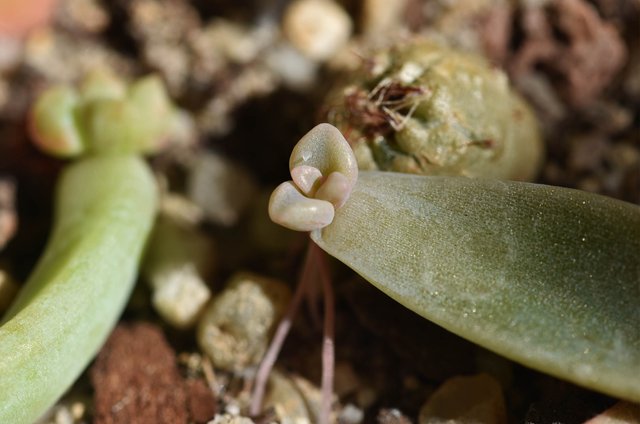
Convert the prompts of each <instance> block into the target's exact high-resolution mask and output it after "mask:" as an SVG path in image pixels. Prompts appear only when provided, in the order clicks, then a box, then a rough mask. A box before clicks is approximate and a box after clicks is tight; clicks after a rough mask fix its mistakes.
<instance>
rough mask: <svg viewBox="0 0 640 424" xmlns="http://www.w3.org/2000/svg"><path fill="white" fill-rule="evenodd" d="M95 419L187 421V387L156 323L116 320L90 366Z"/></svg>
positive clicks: (111, 423) (100, 422)
mask: <svg viewBox="0 0 640 424" xmlns="http://www.w3.org/2000/svg"><path fill="white" fill-rule="evenodd" d="M90 374H91V382H92V384H93V387H94V389H95V395H94V400H95V419H94V423H95V424H116V423H128V424H147V423H148V424H152V423H171V424H180V423H185V424H186V423H187V422H188V407H187V391H186V390H185V384H184V382H183V380H182V378H181V377H180V374H179V373H178V368H177V365H176V358H175V353H174V351H173V350H172V349H171V347H170V346H169V345H168V344H167V341H166V339H165V337H164V335H163V334H162V331H161V330H160V328H159V327H157V326H154V325H152V324H149V323H136V324H132V325H120V326H118V327H117V328H116V329H115V330H114V332H113V333H112V334H111V336H110V337H109V340H108V341H107V343H106V344H105V346H104V347H103V348H102V350H101V351H100V354H99V355H98V358H97V360H96V362H95V364H94V365H93V367H92V369H91V373H90Z"/></svg>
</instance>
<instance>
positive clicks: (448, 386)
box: [419, 374, 507, 424]
mask: <svg viewBox="0 0 640 424" xmlns="http://www.w3.org/2000/svg"><path fill="white" fill-rule="evenodd" d="M451 422H455V423H457V424H471V423H483V424H505V423H506V422H507V413H506V408H505V403H504V398H503V395H502V388H501V387H500V384H498V382H497V381H496V380H495V379H494V378H493V377H491V376H489V375H488V374H478V375H474V376H469V377H467V376H465V377H453V378H450V379H449V380H447V381H445V382H444V384H442V385H441V386H440V387H439V388H438V390H436V391H435V393H433V395H431V396H430V397H429V399H428V400H427V402H426V403H425V404H424V405H423V406H422V408H421V409H420V419H419V423H420V424H445V423H451Z"/></svg>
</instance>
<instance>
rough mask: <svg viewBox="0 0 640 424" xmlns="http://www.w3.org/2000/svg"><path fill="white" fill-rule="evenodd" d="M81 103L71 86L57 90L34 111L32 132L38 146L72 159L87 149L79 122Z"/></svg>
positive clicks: (44, 98)
mask: <svg viewBox="0 0 640 424" xmlns="http://www.w3.org/2000/svg"><path fill="white" fill-rule="evenodd" d="M79 104H80V100H79V98H78V95H77V93H76V92H75V91H74V90H73V89H72V88H70V87H62V86H61V87H53V88H51V89H49V90H47V91H46V92H44V93H43V94H42V96H40V97H39V98H38V100H37V101H36V103H35V105H34V107H33V108H32V110H31V116H30V130H31V136H32V138H33V140H34V142H35V143H36V145H37V146H38V147H39V148H40V149H42V150H43V151H44V152H46V153H49V154H51V155H53V156H59V157H72V156H77V155H79V154H81V153H83V151H84V150H85V147H86V146H85V144H86V143H85V141H84V139H83V137H82V131H81V130H80V127H79V123H78V114H77V113H78V106H79Z"/></svg>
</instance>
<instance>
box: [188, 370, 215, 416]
mask: <svg viewBox="0 0 640 424" xmlns="http://www.w3.org/2000/svg"><path fill="white" fill-rule="evenodd" d="M186 387H187V407H188V409H189V417H190V418H191V421H194V422H196V423H198V424H200V423H208V422H209V421H210V420H212V419H213V417H214V416H215V414H216V400H215V398H214V396H213V393H212V392H211V390H210V389H209V387H207V385H206V384H205V382H204V381H202V380H187V381H186Z"/></svg>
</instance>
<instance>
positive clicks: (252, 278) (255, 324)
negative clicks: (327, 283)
mask: <svg viewBox="0 0 640 424" xmlns="http://www.w3.org/2000/svg"><path fill="white" fill-rule="evenodd" d="M289 298H290V291H289V288H288V287H287V286H286V285H285V284H284V283H282V282H280V281H277V280H272V279H268V278H264V277H260V276H257V275H253V274H248V273H242V274H236V275H235V276H233V277H232V278H231V280H230V281H229V283H227V285H226V288H225V289H224V290H223V291H222V293H220V294H219V295H217V296H216V297H215V298H214V299H213V301H212V302H211V303H210V304H209V306H208V307H207V309H206V310H205V312H204V314H203V315H202V318H201V319H200V323H199V326H198V335H197V337H198V343H199V345H200V347H201V349H202V350H203V351H204V352H205V353H206V354H207V355H208V356H209V358H210V359H211V361H212V362H213V365H214V366H215V367H217V368H221V369H223V370H228V371H241V370H243V369H244V368H246V367H247V366H250V365H256V364H257V363H258V362H259V361H260V360H261V359H262V356H263V354H264V352H265V350H266V348H267V345H268V343H269V340H270V337H271V333H272V330H273V328H274V326H275V324H276V323H277V322H278V321H279V320H280V317H281V316H282V313H283V311H284V308H285V307H286V305H287V304H288V303H289Z"/></svg>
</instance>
